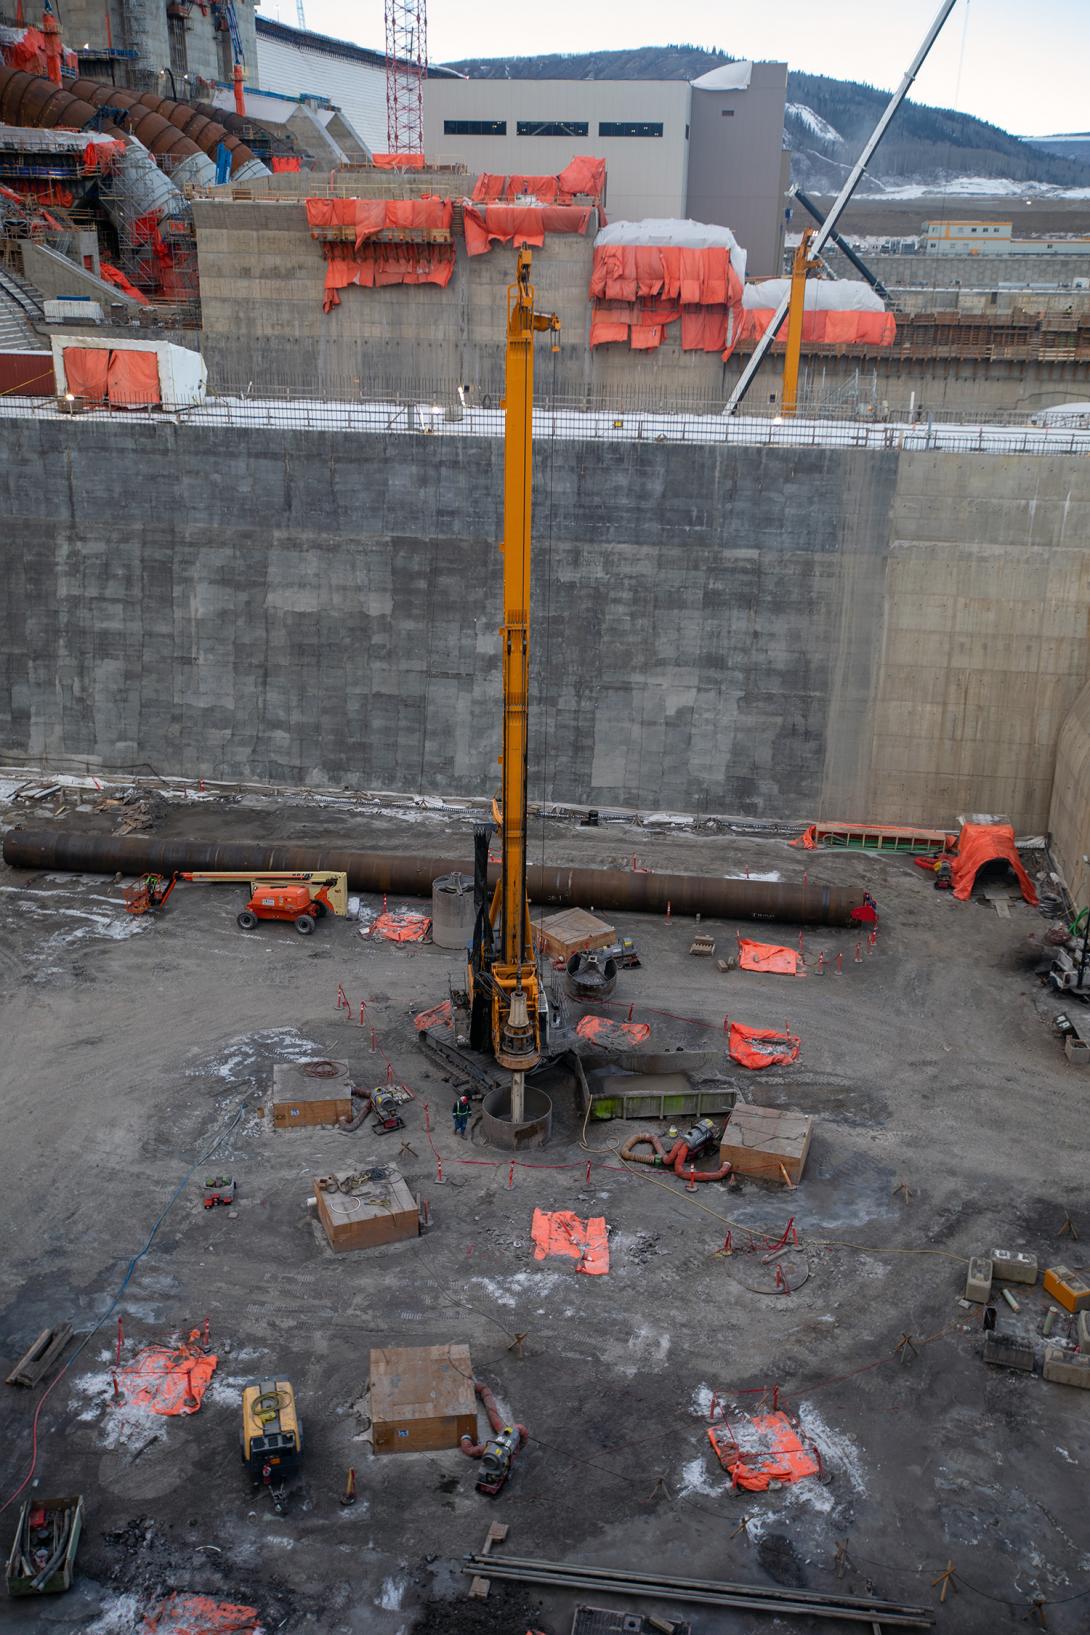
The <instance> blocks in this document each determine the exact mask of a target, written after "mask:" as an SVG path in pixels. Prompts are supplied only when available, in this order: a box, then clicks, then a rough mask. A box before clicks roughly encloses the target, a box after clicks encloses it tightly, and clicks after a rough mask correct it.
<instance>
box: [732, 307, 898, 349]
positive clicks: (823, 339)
mask: <svg viewBox="0 0 1090 1635" xmlns="http://www.w3.org/2000/svg"><path fill="white" fill-rule="evenodd" d="M772 316H773V314H772V313H771V312H770V311H765V309H764V308H763V307H756V308H754V307H749V308H747V309H746V311H745V312H744V313H743V314H742V323H741V327H740V329H739V332H738V341H759V340H760V338H761V336H762V335H763V334H764V332H765V330H766V329H767V328H768V326H769V324H770V322H771V321H772ZM896 338H897V320H896V318H895V317H894V316H893V313H892V312H804V313H803V315H802V339H803V345H806V344H810V345H813V346H892V345H893V343H894V341H895V340H896ZM735 344H737V342H736V343H735ZM773 345H774V346H776V347H779V348H780V349H781V350H782V349H783V347H785V346H786V345H787V324H786V323H784V325H783V327H782V328H781V330H780V333H779V334H778V335H777V337H776V339H775V341H774V342H773Z"/></svg>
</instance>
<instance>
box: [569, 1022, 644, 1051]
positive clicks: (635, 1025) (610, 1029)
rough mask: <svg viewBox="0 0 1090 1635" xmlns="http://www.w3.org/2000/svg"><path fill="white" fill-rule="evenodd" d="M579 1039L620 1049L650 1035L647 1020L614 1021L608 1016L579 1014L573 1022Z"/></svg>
mask: <svg viewBox="0 0 1090 1635" xmlns="http://www.w3.org/2000/svg"><path fill="white" fill-rule="evenodd" d="M575 1031H576V1033H578V1035H579V1037H580V1038H581V1039H593V1040H594V1042H595V1044H599V1045H606V1046H608V1047H609V1048H610V1049H613V1050H620V1049H623V1048H624V1047H625V1046H626V1045H639V1044H642V1043H643V1041H644V1040H645V1039H650V1037H651V1027H650V1024H649V1023H647V1022H614V1021H613V1020H612V1019H611V1018H610V1017H608V1016H581V1017H580V1018H579V1021H578V1022H577V1023H576V1024H575Z"/></svg>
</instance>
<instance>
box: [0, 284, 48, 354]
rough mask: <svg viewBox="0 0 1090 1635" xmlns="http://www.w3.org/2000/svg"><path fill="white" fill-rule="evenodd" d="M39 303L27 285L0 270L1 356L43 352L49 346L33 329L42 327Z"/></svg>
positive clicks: (40, 304) (41, 312)
mask: <svg viewBox="0 0 1090 1635" xmlns="http://www.w3.org/2000/svg"><path fill="white" fill-rule="evenodd" d="M43 320H44V312H43V309H42V303H41V301H40V300H39V299H38V297H37V295H36V294H35V292H34V290H33V289H32V288H31V286H30V285H29V284H25V283H24V282H23V280H22V279H21V278H17V277H16V275H15V274H14V273H13V272H11V271H10V270H9V269H8V268H7V267H0V352H44V351H47V350H48V346H49V343H48V342H47V341H46V340H44V339H43V337H42V336H41V335H39V334H38V332H37V330H36V329H35V328H34V325H35V324H36V323H42V322H43Z"/></svg>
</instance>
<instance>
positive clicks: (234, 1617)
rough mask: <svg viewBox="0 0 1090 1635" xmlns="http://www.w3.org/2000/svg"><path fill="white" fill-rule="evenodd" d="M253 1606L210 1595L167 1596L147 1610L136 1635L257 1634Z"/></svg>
mask: <svg viewBox="0 0 1090 1635" xmlns="http://www.w3.org/2000/svg"><path fill="white" fill-rule="evenodd" d="M260 1629H261V1623H260V1621H259V1618H258V1611H257V1608H256V1607H244V1606H240V1605H238V1604H237V1603H236V1602H233V1601H214V1600H213V1599H212V1597H211V1596H210V1595H184V1594H183V1595H168V1596H167V1598H166V1600H165V1601H160V1602H159V1605H158V1606H157V1607H156V1608H155V1610H154V1612H149V1613H146V1614H145V1616H144V1622H143V1623H142V1624H141V1626H140V1632H139V1635H259V1631H260Z"/></svg>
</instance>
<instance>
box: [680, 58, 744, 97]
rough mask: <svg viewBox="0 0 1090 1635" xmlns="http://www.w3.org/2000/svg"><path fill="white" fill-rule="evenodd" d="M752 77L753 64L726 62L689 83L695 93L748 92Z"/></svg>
mask: <svg viewBox="0 0 1090 1635" xmlns="http://www.w3.org/2000/svg"><path fill="white" fill-rule="evenodd" d="M752 76H753V64H752V63H751V62H725V63H723V64H721V66H720V67H718V68H709V70H708V72H707V73H706V74H701V76H700V78H699V79H694V80H690V81H689V83H690V85H691V86H692V88H693V90H694V91H748V90H749V82H750V79H751V78H752Z"/></svg>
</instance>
